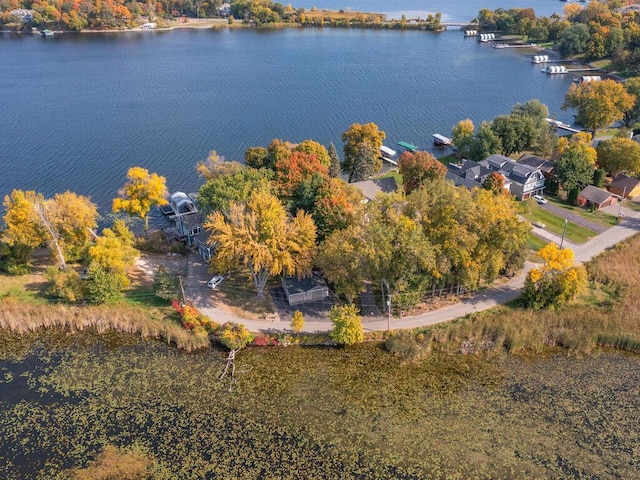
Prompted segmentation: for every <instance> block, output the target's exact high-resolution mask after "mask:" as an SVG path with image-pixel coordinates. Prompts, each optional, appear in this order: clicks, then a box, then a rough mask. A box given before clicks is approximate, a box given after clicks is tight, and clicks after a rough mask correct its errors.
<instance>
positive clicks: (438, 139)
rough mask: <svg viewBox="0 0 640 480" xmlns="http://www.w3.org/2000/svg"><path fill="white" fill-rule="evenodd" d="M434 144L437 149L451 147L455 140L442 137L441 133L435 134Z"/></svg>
mask: <svg viewBox="0 0 640 480" xmlns="http://www.w3.org/2000/svg"><path fill="white" fill-rule="evenodd" d="M432 136H433V144H434V145H435V146H436V147H450V146H451V145H453V140H451V139H450V138H449V137H445V136H444V135H440V134H439V133H434V134H433V135H432Z"/></svg>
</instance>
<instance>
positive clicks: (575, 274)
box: [522, 243, 587, 309]
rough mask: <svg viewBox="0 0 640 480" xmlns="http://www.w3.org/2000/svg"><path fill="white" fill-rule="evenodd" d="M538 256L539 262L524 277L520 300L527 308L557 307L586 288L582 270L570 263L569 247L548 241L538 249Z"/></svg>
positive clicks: (585, 279) (570, 253) (571, 255)
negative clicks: (540, 261)
mask: <svg viewBox="0 0 640 480" xmlns="http://www.w3.org/2000/svg"><path fill="white" fill-rule="evenodd" d="M538 256H539V257H540V258H542V260H543V262H544V263H543V265H542V266H541V267H538V268H534V269H532V270H531V271H530V272H529V273H528V274H527V278H526V279H525V286H524V292H523V297H522V300H523V303H524V305H525V306H526V307H527V308H533V309H541V308H546V307H549V306H560V305H562V304H564V303H567V302H569V301H571V300H573V299H574V298H575V296H576V295H578V294H579V293H580V292H581V291H583V290H584V289H585V288H586V286H587V273H586V270H585V268H584V267H583V266H577V267H574V266H573V261H574V255H573V250H571V249H569V248H564V249H560V248H559V247H558V246H557V245H556V244H555V243H549V244H547V245H546V246H544V247H542V248H541V249H540V250H539V251H538Z"/></svg>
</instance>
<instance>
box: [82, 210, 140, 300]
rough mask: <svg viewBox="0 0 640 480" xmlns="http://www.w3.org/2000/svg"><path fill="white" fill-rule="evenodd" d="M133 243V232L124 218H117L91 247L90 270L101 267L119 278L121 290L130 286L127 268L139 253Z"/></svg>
mask: <svg viewBox="0 0 640 480" xmlns="http://www.w3.org/2000/svg"><path fill="white" fill-rule="evenodd" d="M133 244H134V237H133V234H132V233H131V232H130V231H129V229H128V228H127V227H126V225H125V224H124V222H123V221H122V220H116V221H115V222H114V225H113V227H112V228H105V229H104V230H103V231H102V235H100V236H99V237H98V238H96V241H95V244H94V245H93V246H91V247H90V248H89V262H90V263H89V271H90V272H91V271H92V270H95V269H98V268H99V269H101V270H102V271H104V272H106V273H108V274H109V275H111V276H113V277H114V278H115V279H116V280H117V283H118V284H119V286H120V290H122V289H124V288H126V287H128V286H129V279H128V278H127V270H128V269H129V268H131V267H132V266H133V264H134V263H135V261H136V258H137V257H138V255H139V252H138V251H137V250H136V249H135V248H133Z"/></svg>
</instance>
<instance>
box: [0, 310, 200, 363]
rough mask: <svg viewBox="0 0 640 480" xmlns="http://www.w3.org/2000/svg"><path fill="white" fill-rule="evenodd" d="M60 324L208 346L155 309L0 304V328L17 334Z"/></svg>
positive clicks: (179, 344)
mask: <svg viewBox="0 0 640 480" xmlns="http://www.w3.org/2000/svg"><path fill="white" fill-rule="evenodd" d="M50 327H62V328H67V329H70V330H72V331H75V330H84V329H86V328H95V329H96V330H97V331H98V332H99V333H103V332H105V331H107V330H116V331H118V332H124V333H135V334H140V335H141V336H142V337H143V338H159V339H163V340H164V341H166V342H167V343H170V344H173V345H175V346H177V347H178V348H180V349H183V350H186V351H192V350H195V349H198V348H203V347H206V346H209V345H210V342H209V338H208V336H206V335H195V334H193V333H191V332H188V331H186V330H185V329H184V328H182V326H181V325H180V324H179V323H178V322H175V321H173V320H172V319H170V318H167V317H166V316H165V315H164V314H163V313H162V312H160V311H158V310H149V309H142V308H136V307H129V306H108V307H104V306H103V307H100V306H83V307H73V306H66V305H61V304H59V305H35V304H28V303H11V302H3V303H0V328H4V329H8V330H11V331H13V332H17V333H28V332H35V331H36V330H38V329H41V328H50Z"/></svg>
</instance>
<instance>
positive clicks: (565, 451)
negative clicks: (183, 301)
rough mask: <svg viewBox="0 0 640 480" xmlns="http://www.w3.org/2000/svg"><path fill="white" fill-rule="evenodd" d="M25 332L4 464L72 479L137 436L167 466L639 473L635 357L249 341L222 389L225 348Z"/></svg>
mask: <svg viewBox="0 0 640 480" xmlns="http://www.w3.org/2000/svg"><path fill="white" fill-rule="evenodd" d="M56 330H57V329H52V330H49V331H50V332H55V331H56ZM5 335H9V336H11V335H14V334H11V333H10V332H6V331H0V339H2V337H3V336H5ZM20 338H22V339H23V340H24V339H28V340H29V341H30V344H29V345H25V347H24V348H23V349H22V350H21V351H17V353H19V354H20V357H18V358H16V359H15V360H12V359H11V358H12V357H11V356H10V355H6V354H5V355H3V356H2V357H1V358H4V359H5V361H3V362H0V406H1V408H0V425H1V426H2V429H0V477H2V478H6V479H25V478H27V479H28V478H47V479H49V478H53V479H62V478H69V477H68V473H66V472H68V470H69V469H71V468H85V467H87V466H88V465H89V461H91V460H93V459H95V458H96V456H97V455H98V454H99V453H100V452H101V451H103V449H104V447H105V445H114V446H117V447H120V448H125V449H126V448H128V447H131V446H135V447H136V448H141V449H143V450H144V451H145V452H148V455H149V458H152V459H153V466H152V472H153V475H151V477H150V478H162V479H174V478H175V479H201V478H247V479H255V478H274V479H275V478H278V479H281V478H282V479H286V478H292V479H293V478H300V479H302V478H305V479H306V478H323V479H324V478H326V479H334V478H335V479H345V478H346V479H348V478H381V479H382V478H385V479H388V478H403V479H418V478H420V479H423V478H432V477H439V478H441V477H455V476H458V477H461V478H471V477H473V478H503V477H509V476H510V477H523V476H526V477H538V478H540V477H547V478H548V477H550V476H556V477H557V476H563V477H564V476H599V477H601V478H602V477H608V476H616V475H619V476H621V477H623V478H631V477H633V476H636V475H637V474H638V462H639V461H640V457H639V453H638V452H637V451H636V449H635V445H637V444H638V442H640V432H638V431H637V428H636V427H637V418H636V417H637V411H636V407H635V405H637V402H638V401H639V400H640V398H639V397H638V395H639V392H638V391H637V389H635V388H633V387H632V386H633V385H637V384H638V381H640V368H639V367H640V359H638V358H637V357H634V356H625V355H615V354H607V353H602V354H601V355H597V356H595V355H594V356H590V357H586V358H583V359H578V358H572V357H566V356H552V357H550V358H548V359H541V360H537V361H533V362H531V361H527V360H523V359H519V358H518V357H513V356H506V357H497V358H494V359H493V360H488V359H487V358H486V357H481V356H475V355H459V354H455V353H448V352H446V351H443V350H442V349H441V348H439V347H438V345H437V344H436V345H434V348H433V351H432V353H431V354H430V356H429V357H427V359H426V360H423V361H421V362H403V361H402V359H399V358H396V357H394V356H393V355H391V354H389V353H388V352H387V351H385V347H384V345H382V344H381V343H373V342H369V343H364V344H361V345H356V346H353V347H351V348H348V349H345V348H335V347H314V348H308V347H289V348H273V347H266V348H255V347H249V348H247V349H245V350H243V351H241V352H240V353H239V354H238V356H237V358H236V362H238V364H239V365H240V366H241V367H251V368H250V369H247V371H246V373H244V374H243V376H242V380H241V381H240V382H238V384H237V385H236V386H235V387H234V389H233V391H232V392H229V391H228V388H227V384H226V382H219V381H218V380H217V377H218V376H219V374H220V372H221V371H222V369H223V368H224V365H225V363H224V360H225V352H223V351H222V350H212V349H206V350H200V351H197V352H194V353H185V352H182V351H179V350H177V349H175V348H173V347H171V346H168V345H166V344H163V343H160V342H155V341H144V340H141V339H140V338H139V337H138V336H135V335H129V334H122V333H116V332H112V333H109V334H107V335H100V334H97V333H96V332H95V331H93V330H91V329H89V330H85V331H83V332H80V333H78V334H75V335H68V334H64V333H58V334H55V335H54V334H52V335H50V336H49V337H46V336H40V335H36V334H27V335H23V336H21V337H20ZM9 343H10V342H9V341H8V340H6V339H2V340H0V346H5V345H8V344H9ZM25 350H26V353H25ZM7 374H13V377H11V375H9V376H7ZM10 389H12V390H16V389H17V391H18V393H19V394H18V395H13V396H11V395H5V393H6V392H9V391H10Z"/></svg>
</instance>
